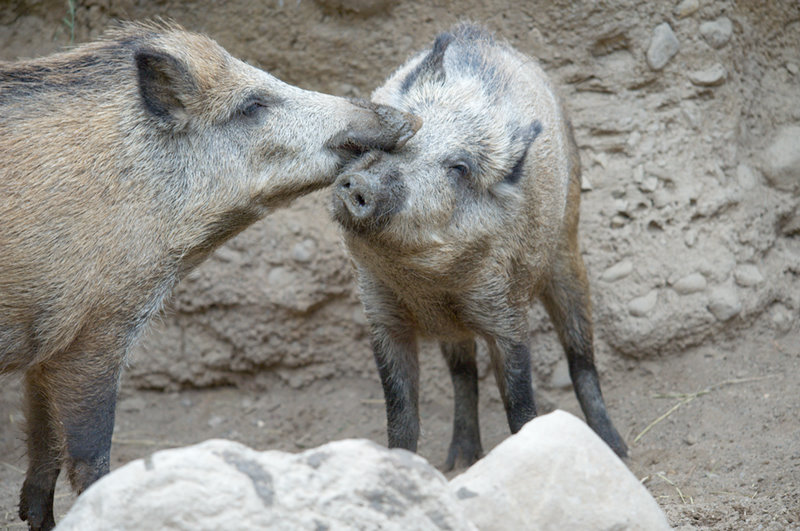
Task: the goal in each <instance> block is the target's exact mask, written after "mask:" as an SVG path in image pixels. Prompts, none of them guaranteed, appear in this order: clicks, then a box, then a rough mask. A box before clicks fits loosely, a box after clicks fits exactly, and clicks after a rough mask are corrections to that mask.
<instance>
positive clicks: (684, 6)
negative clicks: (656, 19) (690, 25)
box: [673, 0, 700, 18]
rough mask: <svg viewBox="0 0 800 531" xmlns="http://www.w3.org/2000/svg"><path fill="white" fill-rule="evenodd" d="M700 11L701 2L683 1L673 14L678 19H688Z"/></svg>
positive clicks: (698, 0)
mask: <svg viewBox="0 0 800 531" xmlns="http://www.w3.org/2000/svg"><path fill="white" fill-rule="evenodd" d="M698 9H700V0H683V2H681V3H680V4H678V5H677V6H675V9H674V10H673V13H674V14H675V16H676V17H678V18H686V17H688V16H691V15H694V13H695V12H696V11H697V10H698Z"/></svg>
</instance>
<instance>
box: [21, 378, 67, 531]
mask: <svg viewBox="0 0 800 531" xmlns="http://www.w3.org/2000/svg"><path fill="white" fill-rule="evenodd" d="M39 372H40V369H39V367H34V368H32V369H30V370H29V371H28V372H27V373H26V374H25V417H26V421H27V422H26V431H27V433H26V435H27V449H28V472H27V474H26V476H25V482H24V483H23V484H22V491H21V492H20V497H19V517H20V518H21V519H22V520H27V522H28V526H29V528H30V529H33V530H49V529H53V528H54V527H55V525H56V522H55V518H54V517H53V495H54V493H55V490H56V479H58V473H59V470H60V462H61V442H60V440H59V436H58V433H57V432H56V430H55V429H54V426H53V420H52V415H51V405H50V404H51V399H50V396H48V393H47V388H46V387H45V386H43V385H41V384H42V380H41V378H40V375H39Z"/></svg>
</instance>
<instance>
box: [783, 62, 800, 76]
mask: <svg viewBox="0 0 800 531" xmlns="http://www.w3.org/2000/svg"><path fill="white" fill-rule="evenodd" d="M786 70H788V71H789V73H790V74H792V75H793V76H796V75H797V73H798V72H800V68H798V66H797V65H796V64H794V63H786Z"/></svg>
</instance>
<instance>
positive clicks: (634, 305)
mask: <svg viewBox="0 0 800 531" xmlns="http://www.w3.org/2000/svg"><path fill="white" fill-rule="evenodd" d="M657 302H658V290H655V289H653V290H650V292H649V293H647V295H643V296H641V297H637V298H635V299H633V300H632V301H630V302H629V303H628V311H629V312H630V314H631V315H632V316H634V317H644V316H645V315H647V314H648V313H650V310H652V309H653V308H655V306H656V303H657Z"/></svg>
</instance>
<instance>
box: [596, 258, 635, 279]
mask: <svg viewBox="0 0 800 531" xmlns="http://www.w3.org/2000/svg"><path fill="white" fill-rule="evenodd" d="M632 271H633V264H632V263H631V261H630V260H622V261H621V262H617V263H616V264H614V265H613V266H611V267H609V268H608V269H606V270H605V271H603V274H602V275H600V278H601V279H602V280H605V281H606V282H616V281H617V280H619V279H621V278H624V277H627V276H628V275H630V274H631V272H632Z"/></svg>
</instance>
